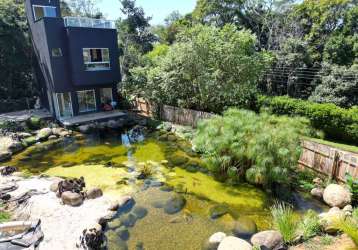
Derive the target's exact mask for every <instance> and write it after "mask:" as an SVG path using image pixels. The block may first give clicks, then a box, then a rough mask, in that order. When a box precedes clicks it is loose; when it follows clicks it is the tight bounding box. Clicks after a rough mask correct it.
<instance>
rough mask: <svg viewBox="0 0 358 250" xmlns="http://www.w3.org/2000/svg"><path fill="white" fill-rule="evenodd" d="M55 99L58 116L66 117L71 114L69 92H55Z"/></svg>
mask: <svg viewBox="0 0 358 250" xmlns="http://www.w3.org/2000/svg"><path fill="white" fill-rule="evenodd" d="M56 101H57V107H56V112H57V115H58V117H60V118H67V117H71V116H73V112H72V100H71V93H57V94H56Z"/></svg>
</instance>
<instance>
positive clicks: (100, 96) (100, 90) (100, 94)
mask: <svg viewBox="0 0 358 250" xmlns="http://www.w3.org/2000/svg"><path fill="white" fill-rule="evenodd" d="M104 89H110V90H111V103H112V102H113V101H114V96H113V88H100V89H99V98H100V100H101V104H102V103H103V102H102V93H103V92H102V91H103V90H104Z"/></svg>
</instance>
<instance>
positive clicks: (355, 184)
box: [346, 173, 358, 215]
mask: <svg viewBox="0 0 358 250" xmlns="http://www.w3.org/2000/svg"><path fill="white" fill-rule="evenodd" d="M346 181H347V185H348V187H349V190H350V191H351V193H352V200H353V202H354V203H358V179H354V178H353V176H352V175H350V174H349V173H346ZM357 215H358V214H357Z"/></svg>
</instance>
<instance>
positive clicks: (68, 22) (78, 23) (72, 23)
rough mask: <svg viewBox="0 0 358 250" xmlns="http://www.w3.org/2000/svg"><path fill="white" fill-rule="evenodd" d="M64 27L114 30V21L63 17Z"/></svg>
mask: <svg viewBox="0 0 358 250" xmlns="http://www.w3.org/2000/svg"><path fill="white" fill-rule="evenodd" d="M63 19H64V22H65V27H83V28H97V29H115V28H116V25H115V23H114V21H110V20H103V19H93V18H87V17H64V18H63Z"/></svg>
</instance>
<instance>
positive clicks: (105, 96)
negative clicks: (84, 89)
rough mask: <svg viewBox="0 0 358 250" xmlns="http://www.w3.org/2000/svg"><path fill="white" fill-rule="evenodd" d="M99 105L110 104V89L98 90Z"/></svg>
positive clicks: (111, 96) (111, 97) (111, 98)
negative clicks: (99, 96)
mask: <svg viewBox="0 0 358 250" xmlns="http://www.w3.org/2000/svg"><path fill="white" fill-rule="evenodd" d="M100 95H101V104H111V103H112V101H113V95H112V88H103V89H100Z"/></svg>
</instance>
